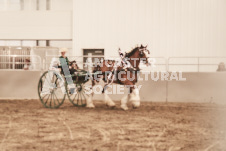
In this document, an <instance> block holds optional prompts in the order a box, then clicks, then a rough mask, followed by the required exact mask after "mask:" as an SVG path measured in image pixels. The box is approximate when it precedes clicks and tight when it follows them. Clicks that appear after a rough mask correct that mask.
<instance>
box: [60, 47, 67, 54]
mask: <svg viewBox="0 0 226 151" xmlns="http://www.w3.org/2000/svg"><path fill="white" fill-rule="evenodd" d="M67 51H68V49H67V48H61V49H60V53H61V52H67Z"/></svg>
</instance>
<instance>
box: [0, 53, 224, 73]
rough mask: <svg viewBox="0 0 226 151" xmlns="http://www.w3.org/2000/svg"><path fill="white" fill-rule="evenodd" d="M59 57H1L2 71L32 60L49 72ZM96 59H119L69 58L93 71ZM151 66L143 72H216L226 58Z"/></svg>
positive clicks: (156, 59)
mask: <svg viewBox="0 0 226 151" xmlns="http://www.w3.org/2000/svg"><path fill="white" fill-rule="evenodd" d="M54 57H55V58H58V57H59V55H46V56H45V57H44V58H42V57H40V56H39V55H0V69H11V70H14V69H23V67H24V65H25V60H26V59H27V58H29V59H30V61H31V65H32V66H33V69H34V70H48V69H49V67H50V64H51V60H52V58H54ZM94 58H99V60H101V59H104V58H106V59H116V58H119V57H116V56H114V57H104V56H102V55H101V56H68V59H69V60H70V61H73V60H76V62H77V64H78V66H79V68H81V69H85V70H92V67H93V66H94V65H95V64H96V61H95V59H94ZM149 59H150V61H151V64H152V65H151V66H148V67H147V66H145V65H144V64H142V63H141V64H140V68H141V70H142V71H148V72H150V71H151V72H156V71H169V72H171V71H181V72H216V71H217V69H218V66H219V64H220V63H221V62H222V63H223V64H225V63H226V57H169V58H164V57H152V58H149Z"/></svg>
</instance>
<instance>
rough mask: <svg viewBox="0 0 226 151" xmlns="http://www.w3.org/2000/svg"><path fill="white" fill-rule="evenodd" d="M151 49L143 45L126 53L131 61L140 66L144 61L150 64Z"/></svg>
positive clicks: (136, 66)
mask: <svg viewBox="0 0 226 151" xmlns="http://www.w3.org/2000/svg"><path fill="white" fill-rule="evenodd" d="M149 54H150V51H149V50H148V49H147V46H143V45H141V46H140V47H139V46H137V47H136V48H134V49H133V50H132V51H130V52H129V53H126V57H127V58H130V63H131V64H132V65H133V66H134V67H135V68H138V66H139V63H140V62H141V61H142V62H143V63H144V64H145V65H150V63H149V60H148V59H149V57H148V55H149ZM135 62H136V63H135Z"/></svg>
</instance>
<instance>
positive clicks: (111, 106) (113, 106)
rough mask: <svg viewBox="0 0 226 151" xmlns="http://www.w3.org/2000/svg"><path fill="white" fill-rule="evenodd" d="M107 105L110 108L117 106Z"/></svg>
mask: <svg viewBox="0 0 226 151" xmlns="http://www.w3.org/2000/svg"><path fill="white" fill-rule="evenodd" d="M106 106H107V107H108V108H110V109H114V108H115V105H108V104H106Z"/></svg>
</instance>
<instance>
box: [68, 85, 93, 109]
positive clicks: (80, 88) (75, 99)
mask: <svg viewBox="0 0 226 151" xmlns="http://www.w3.org/2000/svg"><path fill="white" fill-rule="evenodd" d="M74 86H75V89H74V92H73V91H72V92H73V93H72V92H71V89H70V88H69V87H67V94H68V98H69V101H70V102H71V103H72V104H73V105H75V106H78V107H85V106H86V99H87V98H88V97H90V92H89V91H90V90H91V89H90V87H88V86H86V85H85V84H84V83H77V84H74Z"/></svg>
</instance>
